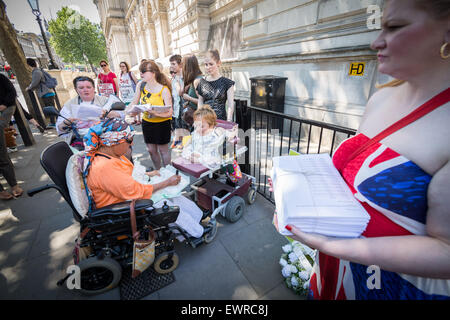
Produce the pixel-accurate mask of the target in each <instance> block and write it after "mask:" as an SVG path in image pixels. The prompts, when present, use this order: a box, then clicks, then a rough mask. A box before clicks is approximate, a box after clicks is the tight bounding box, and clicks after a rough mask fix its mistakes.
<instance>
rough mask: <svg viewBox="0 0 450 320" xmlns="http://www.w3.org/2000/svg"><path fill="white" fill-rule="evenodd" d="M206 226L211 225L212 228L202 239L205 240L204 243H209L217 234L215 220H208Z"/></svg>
mask: <svg viewBox="0 0 450 320" xmlns="http://www.w3.org/2000/svg"><path fill="white" fill-rule="evenodd" d="M206 226H207V227H211V228H212V229H211V230H210V231H209V232H208V233H206V234H204V235H203V241H205V243H211V242H212V241H213V240H214V238H215V237H216V234H217V221H214V222H211V221H208V223H207V225H206Z"/></svg>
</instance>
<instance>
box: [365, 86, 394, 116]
mask: <svg viewBox="0 0 450 320" xmlns="http://www.w3.org/2000/svg"><path fill="white" fill-rule="evenodd" d="M397 90H398V89H397V88H396V87H386V88H380V89H377V90H376V91H375V92H374V93H373V94H372V96H371V97H370V98H369V100H368V101H367V105H366V111H368V112H370V111H371V110H372V109H373V108H379V107H380V106H382V105H384V104H385V103H387V102H389V101H390V99H391V97H392V96H393V95H394V94H395V93H396V91H397Z"/></svg>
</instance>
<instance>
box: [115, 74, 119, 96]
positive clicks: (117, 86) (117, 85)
mask: <svg viewBox="0 0 450 320" xmlns="http://www.w3.org/2000/svg"><path fill="white" fill-rule="evenodd" d="M114 84H115V85H116V94H118V93H119V80H118V79H117V77H114Z"/></svg>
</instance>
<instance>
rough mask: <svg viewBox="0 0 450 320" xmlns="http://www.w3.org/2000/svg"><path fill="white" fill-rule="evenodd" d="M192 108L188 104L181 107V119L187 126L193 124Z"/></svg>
mask: <svg viewBox="0 0 450 320" xmlns="http://www.w3.org/2000/svg"><path fill="white" fill-rule="evenodd" d="M194 112H195V110H194V108H192V107H191V106H189V105H186V106H185V107H184V109H183V115H182V119H183V121H184V122H186V124H187V125H188V126H189V127H192V126H193V125H194Z"/></svg>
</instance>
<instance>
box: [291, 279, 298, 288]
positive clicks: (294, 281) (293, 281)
mask: <svg viewBox="0 0 450 320" xmlns="http://www.w3.org/2000/svg"><path fill="white" fill-rule="evenodd" d="M291 283H292V285H293V286H294V287H298V286H299V283H298V279H297V277H292V278H291Z"/></svg>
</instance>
